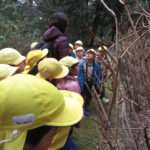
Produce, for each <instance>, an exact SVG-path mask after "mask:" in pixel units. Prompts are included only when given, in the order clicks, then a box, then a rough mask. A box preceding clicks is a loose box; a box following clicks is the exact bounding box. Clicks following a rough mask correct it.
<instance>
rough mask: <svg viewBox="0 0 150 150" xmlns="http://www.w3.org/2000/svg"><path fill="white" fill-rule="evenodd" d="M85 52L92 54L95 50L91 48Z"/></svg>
mask: <svg viewBox="0 0 150 150" xmlns="http://www.w3.org/2000/svg"><path fill="white" fill-rule="evenodd" d="M86 53H93V54H95V50H94V49H92V48H91V49H89V50H87V51H86Z"/></svg>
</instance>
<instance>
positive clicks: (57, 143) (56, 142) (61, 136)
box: [48, 90, 84, 150]
mask: <svg viewBox="0 0 150 150" xmlns="http://www.w3.org/2000/svg"><path fill="white" fill-rule="evenodd" d="M60 92H61V93H62V94H63V95H64V96H65V97H68V98H72V99H73V100H75V101H77V102H79V104H80V105H81V106H83V102H84V101H83V98H82V96H81V95H80V94H78V93H75V92H70V91H67V90H60ZM70 129H71V127H64V128H59V129H58V130H57V133H56V135H55V136H54V139H53V141H52V144H51V147H50V148H49V149H48V150H56V149H60V148H62V147H63V146H64V144H65V143H66V140H67V138H68V135H69V131H70Z"/></svg>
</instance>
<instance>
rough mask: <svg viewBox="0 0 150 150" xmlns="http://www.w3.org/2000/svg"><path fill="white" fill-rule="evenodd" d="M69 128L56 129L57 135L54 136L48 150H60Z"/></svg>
mask: <svg viewBox="0 0 150 150" xmlns="http://www.w3.org/2000/svg"><path fill="white" fill-rule="evenodd" d="M70 130H71V127H62V128H58V129H57V133H56V134H55V136H54V138H53V141H52V143H51V146H50V147H49V148H48V150H58V149H61V148H62V147H63V146H64V145H65V143H66V141H67V138H68V136H69V133H70Z"/></svg>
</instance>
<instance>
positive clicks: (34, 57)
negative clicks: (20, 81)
mask: <svg viewBox="0 0 150 150" xmlns="http://www.w3.org/2000/svg"><path fill="white" fill-rule="evenodd" d="M47 54H48V49H43V50H32V51H30V52H29V53H28V54H27V56H26V66H25V69H24V71H23V73H25V74H26V73H29V74H33V75H36V74H37V73H38V69H37V65H38V63H39V61H41V60H42V59H43V58H45V57H46V56H47Z"/></svg>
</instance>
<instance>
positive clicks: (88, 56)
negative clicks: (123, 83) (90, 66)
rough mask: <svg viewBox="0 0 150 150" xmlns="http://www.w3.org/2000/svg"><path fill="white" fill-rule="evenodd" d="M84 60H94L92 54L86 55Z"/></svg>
mask: <svg viewBox="0 0 150 150" xmlns="http://www.w3.org/2000/svg"><path fill="white" fill-rule="evenodd" d="M86 59H87V60H93V59H94V54H93V53H86Z"/></svg>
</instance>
